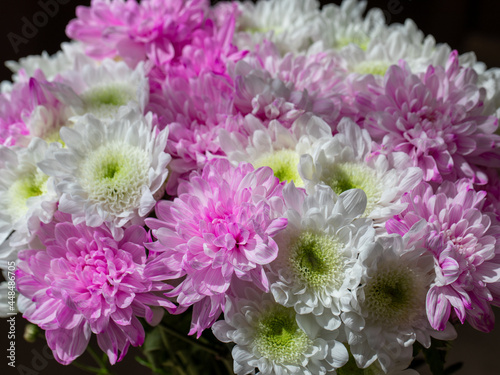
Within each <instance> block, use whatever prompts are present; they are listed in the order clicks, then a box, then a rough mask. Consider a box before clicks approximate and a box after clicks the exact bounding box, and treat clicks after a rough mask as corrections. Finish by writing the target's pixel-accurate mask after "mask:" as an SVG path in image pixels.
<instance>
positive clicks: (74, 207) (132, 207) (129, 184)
mask: <svg viewBox="0 0 500 375" xmlns="http://www.w3.org/2000/svg"><path fill="white" fill-rule="evenodd" d="M152 122H153V116H152V114H151V113H148V114H147V115H146V116H143V115H142V114H141V113H139V112H137V110H134V109H131V108H127V107H123V108H121V109H120V110H119V112H118V114H117V116H116V118H114V119H113V120H112V121H110V122H103V121H100V120H99V119H97V118H95V117H94V116H93V115H85V116H83V117H81V118H80V119H79V120H78V121H77V123H76V124H75V125H74V127H73V128H72V129H71V128H67V127H63V128H62V129H61V132H60V133H61V139H62V140H63V142H64V143H65V145H66V147H65V148H62V147H61V145H60V144H56V143H53V144H51V150H50V156H49V157H47V159H46V160H44V161H43V162H42V163H40V167H41V169H42V170H43V171H45V172H46V173H47V174H48V175H50V176H54V177H55V178H56V179H57V189H58V190H59V191H60V193H61V194H62V195H61V199H60V202H59V210H60V211H62V212H66V213H69V214H71V215H72V218H73V222H74V223H75V224H78V223H81V222H86V224H87V225H88V226H91V227H97V226H99V225H102V224H103V223H105V224H106V225H107V226H108V227H109V228H110V230H112V231H113V235H114V236H115V237H116V238H120V237H121V234H122V231H121V230H120V228H121V227H123V226H124V225H126V224H127V223H129V222H130V223H133V224H140V223H142V221H143V220H142V218H143V217H144V216H146V215H147V214H148V213H149V212H150V211H151V209H152V208H153V207H154V205H155V203H156V200H155V198H154V194H155V193H157V192H158V193H160V194H161V192H162V191H161V190H160V189H161V188H162V186H163V184H164V182H165V179H166V178H167V174H168V170H167V164H168V163H169V162H170V159H171V157H170V155H169V154H167V153H165V152H164V149H165V145H166V142H167V137H168V129H164V130H162V131H160V132H158V131H157V129H156V127H153V123H152Z"/></svg>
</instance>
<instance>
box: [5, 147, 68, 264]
mask: <svg viewBox="0 0 500 375" xmlns="http://www.w3.org/2000/svg"><path fill="white" fill-rule="evenodd" d="M47 149H48V145H47V143H46V142H44V141H43V140H41V139H40V138H34V139H33V140H32V141H31V142H30V144H29V145H28V147H27V148H20V147H16V148H7V147H3V146H0V174H1V176H2V179H1V180H0V245H1V244H2V243H3V242H4V241H6V239H7V237H9V236H10V237H9V239H8V240H7V241H8V242H9V243H10V245H11V246H13V247H12V248H10V251H13V250H14V248H15V247H17V246H20V245H23V244H26V243H27V242H28V241H29V240H30V238H31V236H32V235H33V234H34V232H35V231H36V230H37V229H38V226H39V224H40V222H44V223H48V222H50V221H51V220H52V215H53V214H54V211H55V210H56V205H57V202H58V199H59V196H58V194H57V193H56V190H55V184H54V179H53V178H50V177H49V176H47V175H46V174H45V173H43V172H42V171H41V170H40V168H38V166H37V164H38V163H39V162H40V161H42V160H43V159H44V158H45V152H46V151H47ZM12 232H14V233H13V234H12ZM10 251H9V253H10ZM6 256H7V254H0V258H5V257H6Z"/></svg>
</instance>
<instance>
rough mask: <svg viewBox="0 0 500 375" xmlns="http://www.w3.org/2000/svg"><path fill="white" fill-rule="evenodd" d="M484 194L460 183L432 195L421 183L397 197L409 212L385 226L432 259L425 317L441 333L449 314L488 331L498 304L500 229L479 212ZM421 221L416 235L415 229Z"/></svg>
mask: <svg viewBox="0 0 500 375" xmlns="http://www.w3.org/2000/svg"><path fill="white" fill-rule="evenodd" d="M485 196H486V193H485V192H484V191H479V192H476V191H475V190H474V188H473V186H472V183H471V182H470V181H469V180H467V179H462V180H459V181H457V182H456V183H452V182H449V181H445V182H444V183H443V184H442V185H441V186H440V187H439V188H438V189H437V191H436V193H434V192H433V189H432V187H431V186H430V185H429V184H427V183H421V184H420V185H418V186H417V187H416V188H415V189H413V190H412V191H411V192H410V193H408V194H406V195H405V196H403V197H402V201H403V202H404V203H408V208H407V209H406V210H405V211H404V212H403V213H402V214H400V215H398V216H396V217H394V218H393V219H390V220H389V221H388V222H387V225H386V226H387V230H388V232H389V233H399V234H402V235H404V234H406V233H408V232H410V234H409V235H410V236H412V237H413V239H412V241H419V242H421V244H422V246H424V247H426V248H427V249H428V250H429V251H430V252H431V253H432V254H433V255H434V259H435V261H434V263H435V266H434V267H435V272H436V279H435V280H434V282H433V283H432V284H431V288H430V290H429V291H428V293H427V316H428V318H429V321H430V323H431V325H432V327H433V328H434V329H438V330H443V329H444V327H445V325H446V322H447V321H448V319H449V318H450V315H451V313H452V309H453V311H454V313H455V314H456V316H457V317H458V319H460V321H461V322H462V323H464V321H465V320H467V321H468V322H469V323H470V324H471V325H472V326H473V327H474V328H476V329H478V330H481V331H485V332H488V331H490V330H491V329H492V328H493V324H494V314H493V311H492V309H491V306H490V305H491V304H492V305H499V301H500V299H499V298H500V241H499V240H498V239H499V238H500V237H499V236H500V225H499V223H498V222H497V221H496V219H495V218H494V216H493V215H490V214H487V213H484V212H483V205H484V203H485V199H484V198H485ZM422 219H423V220H425V221H426V226H425V227H424V229H422V230H420V231H416V230H414V229H415V228H418V227H420V226H421V225H422V221H421V220H422Z"/></svg>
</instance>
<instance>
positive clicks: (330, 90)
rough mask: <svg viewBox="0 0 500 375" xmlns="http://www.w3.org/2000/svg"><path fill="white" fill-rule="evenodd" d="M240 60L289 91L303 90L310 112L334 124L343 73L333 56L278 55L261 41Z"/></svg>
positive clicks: (268, 44) (276, 50) (340, 100)
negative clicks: (264, 72) (274, 79)
mask: <svg viewBox="0 0 500 375" xmlns="http://www.w3.org/2000/svg"><path fill="white" fill-rule="evenodd" d="M244 61H246V62H248V63H250V65H251V66H252V67H253V68H254V69H264V70H266V71H267V72H269V73H270V74H271V75H272V77H273V78H277V79H279V80H280V81H281V82H283V83H284V84H285V85H286V86H287V87H288V88H290V89H293V91H296V92H303V93H304V92H305V91H307V96H308V97H309V100H310V101H311V102H312V106H311V112H312V113H314V115H315V116H318V117H321V118H322V119H323V120H324V121H326V122H327V123H328V124H330V126H332V127H333V125H334V124H336V122H338V120H339V119H338V115H339V111H340V109H341V103H342V99H343V98H342V94H343V93H344V92H345V88H344V84H343V81H344V74H345V71H344V69H343V68H342V67H341V66H340V62H339V58H338V57H337V55H335V54H334V53H332V52H320V53H315V54H310V55H295V54H293V53H287V54H286V55H285V56H282V55H281V54H280V52H279V50H278V48H277V47H276V45H274V44H273V43H271V42H268V41H266V40H265V41H264V42H263V43H262V45H260V46H258V47H257V50H256V52H255V53H253V54H249V55H248V56H245V58H244ZM293 95H295V96H297V95H298V94H297V93H295V94H293ZM303 96H305V94H303ZM294 100H296V99H294ZM297 103H298V102H297Z"/></svg>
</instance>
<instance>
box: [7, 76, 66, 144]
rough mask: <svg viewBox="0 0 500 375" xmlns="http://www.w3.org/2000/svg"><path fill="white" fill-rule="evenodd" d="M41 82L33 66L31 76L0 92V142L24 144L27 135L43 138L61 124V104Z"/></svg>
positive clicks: (28, 136) (29, 137) (40, 77)
mask: <svg viewBox="0 0 500 375" xmlns="http://www.w3.org/2000/svg"><path fill="white" fill-rule="evenodd" d="M45 82H46V80H45V76H44V75H43V73H42V71H40V70H37V71H36V72H35V75H34V77H31V78H28V77H26V80H25V81H21V82H18V83H16V84H14V86H13V87H12V90H11V91H10V92H6V93H2V94H0V144H2V145H5V146H14V145H19V146H27V145H28V144H29V141H30V139H31V137H33V136H38V137H43V138H45V137H46V136H50V134H48V133H51V131H53V130H59V127H61V126H62V125H63V124H62V123H61V122H62V119H61V118H62V117H64V115H63V114H62V112H63V108H62V107H63V106H62V104H61V103H60V102H59V101H58V100H57V99H56V98H55V97H54V95H52V94H51V93H49V92H48V91H47V90H46V89H45V88H44V87H43V84H44V83H45Z"/></svg>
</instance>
